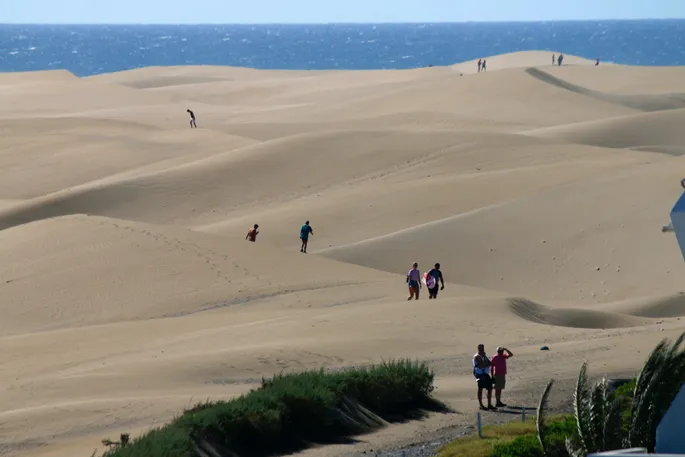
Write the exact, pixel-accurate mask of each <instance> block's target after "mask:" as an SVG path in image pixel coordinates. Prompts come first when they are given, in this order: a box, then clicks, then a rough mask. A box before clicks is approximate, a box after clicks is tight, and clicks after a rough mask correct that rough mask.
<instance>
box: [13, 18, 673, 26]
mask: <svg viewBox="0 0 685 457" xmlns="http://www.w3.org/2000/svg"><path fill="white" fill-rule="evenodd" d="M638 21H685V17H652V18H649V17H643V18H592V19H521V20H464V21H340V22H334V21H319V22H0V26H8V25H12V26H15V25H23V26H35V25H214V26H216V25H223V26H227V25H230V26H256V25H259V26H263V25H428V24H442V25H450V24H530V23H545V22H638Z"/></svg>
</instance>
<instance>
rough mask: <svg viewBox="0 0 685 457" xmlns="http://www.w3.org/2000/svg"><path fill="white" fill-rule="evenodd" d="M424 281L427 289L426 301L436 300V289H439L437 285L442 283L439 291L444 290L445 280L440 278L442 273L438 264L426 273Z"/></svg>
mask: <svg viewBox="0 0 685 457" xmlns="http://www.w3.org/2000/svg"><path fill="white" fill-rule="evenodd" d="M425 281H426V287H427V288H428V299H429V300H431V299H437V298H438V287H440V284H439V283H442V287H440V290H444V289H445V280H444V279H443V277H442V271H440V264H439V263H436V264H435V267H434V268H433V269H432V270H431V271H429V272H428V273H426V277H425Z"/></svg>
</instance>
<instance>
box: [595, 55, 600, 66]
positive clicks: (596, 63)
mask: <svg viewBox="0 0 685 457" xmlns="http://www.w3.org/2000/svg"><path fill="white" fill-rule="evenodd" d="M597 65H599V57H597V62H595V67H596V66H597Z"/></svg>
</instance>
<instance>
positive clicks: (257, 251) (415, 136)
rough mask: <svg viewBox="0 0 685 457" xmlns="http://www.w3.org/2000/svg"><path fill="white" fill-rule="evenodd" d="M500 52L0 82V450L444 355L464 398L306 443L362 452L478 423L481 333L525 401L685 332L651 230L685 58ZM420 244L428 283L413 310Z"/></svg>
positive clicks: (681, 106)
mask: <svg viewBox="0 0 685 457" xmlns="http://www.w3.org/2000/svg"><path fill="white" fill-rule="evenodd" d="M487 62H488V66H487V71H486V72H481V73H478V72H477V71H476V63H475V62H464V63H459V64H455V65H453V66H449V67H429V68H420V69H414V70H401V71H400V70H393V71H390V70H388V71H311V72H307V71H276V70H273V71H272V70H253V69H247V68H228V67H226V68H224V67H202V66H197V67H165V68H159V67H151V68H143V69H138V70H131V71H124V72H119V73H114V74H103V75H98V76H92V77H88V78H78V77H76V76H74V75H72V74H71V73H68V72H66V71H45V72H35V73H4V74H0V294H1V295H2V300H1V301H0V316H1V317H2V318H1V319H0V348H1V350H0V385H1V386H2V388H1V389H0V405H2V406H0V455H3V456H5V455H6V456H29V455H31V456H42V457H67V456H68V457H72V456H75V455H78V456H84V457H85V456H88V455H90V454H91V453H92V452H93V451H94V450H95V449H97V450H98V451H99V452H100V451H102V450H103V447H102V445H101V444H100V441H101V440H102V439H103V438H106V437H110V438H113V439H114V438H116V437H118V436H119V433H122V432H130V433H131V434H132V435H133V436H136V435H137V434H139V433H142V432H144V431H145V430H147V429H149V428H151V427H154V426H158V425H161V424H163V423H165V422H166V421H168V420H170V419H171V418H173V417H174V416H175V415H176V414H178V413H180V412H181V411H182V410H183V409H184V408H186V407H188V406H190V405H193V404H195V403H197V402H200V401H204V400H207V399H227V398H231V397H232V396H234V395H237V394H240V393H243V392H246V391H248V390H249V389H250V388H252V387H254V386H255V385H257V384H258V383H259V382H260V380H261V379H262V377H263V376H264V377H268V376H271V375H273V374H275V373H278V372H281V371H291V370H302V369H310V368H311V369H315V368H320V367H326V368H340V367H346V366H356V365H364V364H369V363H376V362H380V361H381V360H383V359H390V358H399V357H410V358H417V359H420V360H426V361H428V362H430V363H431V365H432V366H433V367H434V369H435V370H436V374H437V378H436V386H437V391H436V395H437V397H438V398H439V399H440V400H442V401H444V402H446V403H447V404H448V405H449V406H451V407H452V408H453V409H454V410H456V411H457V413H455V414H451V415H443V414H438V415H435V416H432V417H429V418H428V419H426V420H424V421H420V422H412V423H406V424H402V425H392V426H389V427H387V428H385V429H383V430H380V431H379V432H377V433H374V434H372V435H369V436H364V437H359V438H358V442H356V443H351V444H346V445H336V446H329V447H323V448H315V449H309V450H306V451H304V452H302V453H300V455H301V456H302V457H305V456H306V457H309V456H325V457H347V456H351V455H358V454H359V453H360V452H363V451H369V450H371V449H375V450H377V449H383V448H384V447H385V448H387V447H392V446H396V445H398V443H400V442H405V441H406V442H410V441H412V440H417V439H418V438H417V437H420V436H423V435H426V436H428V435H430V434H431V433H436V432H437V431H439V430H440V429H443V428H445V427H449V426H455V425H459V424H470V423H472V422H473V415H474V414H475V412H476V411H477V410H478V403H477V401H476V399H475V393H476V392H475V391H476V388H475V381H474V377H473V374H472V367H471V357H472V355H473V354H474V352H475V351H476V346H477V345H478V344H479V343H483V344H485V346H486V351H487V352H488V354H492V352H493V351H494V349H495V347H496V346H498V345H502V346H506V347H508V348H509V349H511V350H512V352H514V354H515V356H514V358H513V359H511V361H510V362H509V377H508V381H507V389H506V390H505V392H504V399H505V400H508V402H509V403H510V404H516V405H519V406H526V407H535V406H536V401H537V398H538V396H539V394H540V391H541V390H540V389H541V387H542V386H543V385H544V384H545V383H546V381H547V380H548V379H549V378H550V377H554V378H556V379H558V380H560V382H562V383H563V382H569V381H571V380H572V379H573V378H574V377H575V376H576V375H577V373H578V370H579V368H580V365H581V363H582V362H583V361H584V360H589V361H590V371H591V374H592V375H593V376H601V375H604V374H619V373H623V374H625V373H631V372H634V371H636V370H638V369H639V368H640V367H641V366H642V364H643V362H644V360H645V358H646V356H647V355H648V353H649V351H650V350H651V349H652V348H653V346H654V345H655V344H656V343H657V342H658V341H659V340H661V339H662V338H664V337H674V336H676V335H678V334H680V333H681V332H682V331H683V330H685V319H684V318H683V317H684V316H685V287H684V286H683V278H684V277H685V261H683V256H682V255H681V252H680V250H679V247H678V244H677V241H676V238H675V235H674V234H673V233H662V232H661V226H662V225H663V224H666V223H668V222H669V212H670V210H671V208H672V206H673V204H674V203H675V201H676V200H677V198H678V197H679V196H680V194H681V192H682V190H683V189H682V188H681V187H680V184H679V182H680V180H681V179H682V178H683V177H685V175H683V169H684V167H685V157H683V155H684V154H685V129H684V128H683V123H684V122H685V68H683V67H630V66H622V65H614V64H604V63H602V64H600V65H599V66H595V62H594V61H591V60H585V59H582V58H578V57H574V56H571V55H567V56H565V59H564V65H563V66H552V64H551V54H550V53H548V52H520V53H514V54H507V55H501V56H492V57H488V58H487ZM187 109H191V110H193V112H194V113H195V115H196V116H197V126H198V128H197V129H194V128H190V125H189V116H188V113H187V112H186V110H187ZM306 220H309V221H311V226H312V228H313V229H314V234H313V235H312V236H311V237H310V239H309V247H308V253H307V254H304V253H301V252H300V240H299V239H298V238H299V231H300V226H301V225H302V224H304V222H305V221H306ZM254 224H259V231H260V233H259V235H258V236H257V240H256V242H255V243H252V242H249V241H246V240H245V236H246V234H247V231H248V229H249V228H250V227H252V226H253V225H254ZM414 261H416V262H418V263H419V269H420V271H421V272H422V273H423V272H425V271H428V270H429V269H430V268H432V266H433V264H434V263H436V262H439V263H440V264H441V268H442V271H443V274H444V276H445V280H446V287H445V289H444V290H442V291H440V293H439V296H438V299H437V300H428V294H427V291H426V290H425V289H424V290H422V291H421V296H420V300H419V301H407V296H408V291H407V285H406V283H405V278H406V274H407V271H408V270H409V269H410V268H411V264H412V262H414ZM543 345H546V346H549V348H550V350H549V351H540V347H541V346H543ZM555 401H558V402H563V401H564V398H561V397H557V398H556V400H555ZM498 414H499V416H498ZM485 415H486V416H487V417H486V418H485V420H486V421H498V420H502V418H501V416H502V413H495V412H493V413H490V412H488V413H485Z"/></svg>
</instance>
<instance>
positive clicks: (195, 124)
mask: <svg viewBox="0 0 685 457" xmlns="http://www.w3.org/2000/svg"><path fill="white" fill-rule="evenodd" d="M186 111H187V112H188V113H189V114H190V128H191V129H192V128H193V127H195V128H197V123H196V122H195V113H193V112H192V111H190V110H189V109H187V110H186Z"/></svg>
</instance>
